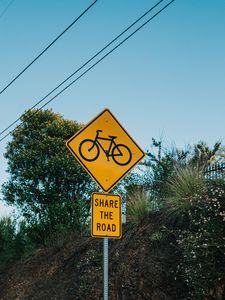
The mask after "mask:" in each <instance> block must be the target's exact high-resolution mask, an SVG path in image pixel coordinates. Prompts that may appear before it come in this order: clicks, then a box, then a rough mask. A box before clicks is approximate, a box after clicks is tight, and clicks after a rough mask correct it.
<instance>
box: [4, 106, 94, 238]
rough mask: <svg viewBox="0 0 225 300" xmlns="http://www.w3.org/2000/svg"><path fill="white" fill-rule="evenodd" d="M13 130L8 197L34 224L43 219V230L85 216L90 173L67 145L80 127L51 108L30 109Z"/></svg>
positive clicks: (78, 223) (77, 223) (8, 153)
mask: <svg viewBox="0 0 225 300" xmlns="http://www.w3.org/2000/svg"><path fill="white" fill-rule="evenodd" d="M21 121H22V125H21V126H20V127H18V128H17V129H16V130H15V131H14V132H13V134H12V141H11V142H9V143H8V145H7V149H6V153H5V157H6V158H7V159H8V169H7V171H8V172H9V174H10V177H9V180H8V181H7V182H6V183H5V184H4V185H3V188H2V192H3V195H4V200H5V201H6V202H7V203H8V204H13V205H16V206H17V207H18V208H20V210H21V211H22V213H23V216H24V217H25V218H26V219H27V221H28V223H30V224H35V226H36V225H37V224H39V225H40V224H42V227H43V228H42V227H41V230H40V228H39V231H40V234H43V232H46V234H47V232H49V231H50V230H54V229H56V228H58V227H60V226H61V225H62V224H70V225H72V226H74V227H75V228H76V229H79V227H80V226H81V224H82V222H85V220H84V210H85V201H83V200H84V199H85V198H86V197H87V191H88V189H89V186H90V178H89V176H88V175H87V173H86V172H85V171H83V169H82V167H81V166H80V165H79V164H78V163H77V162H76V160H75V159H74V157H73V156H72V155H71V154H70V153H69V151H68V150H67V149H66V145H65V142H66V140H68V139H69V138H70V137H71V136H72V135H73V134H75V133H76V132H77V131H78V130H79V129H80V127H81V125H80V124H78V123H77V122H75V121H69V120H65V119H63V118H62V116H61V115H59V114H56V113H53V112H52V111H51V110H44V111H39V110H33V111H29V112H27V113H25V114H24V115H23V116H22V118H21Z"/></svg>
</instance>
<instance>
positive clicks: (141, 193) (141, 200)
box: [127, 188, 153, 225]
mask: <svg viewBox="0 0 225 300" xmlns="http://www.w3.org/2000/svg"><path fill="white" fill-rule="evenodd" d="M152 210H153V205H152V202H151V199H150V196H149V195H148V193H147V192H146V191H145V190H144V188H142V189H137V190H134V191H133V192H132V194H130V195H128V200H127V221H128V223H131V224H136V225H137V224H139V223H141V221H142V220H143V219H144V218H145V217H146V216H147V215H148V214H149V213H150V211H152Z"/></svg>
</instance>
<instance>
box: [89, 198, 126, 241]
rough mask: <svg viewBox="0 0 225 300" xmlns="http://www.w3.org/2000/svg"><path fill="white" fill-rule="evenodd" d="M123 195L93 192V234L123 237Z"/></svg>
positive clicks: (94, 235)
mask: <svg viewBox="0 0 225 300" xmlns="http://www.w3.org/2000/svg"><path fill="white" fill-rule="evenodd" d="M121 214H122V212H121V197H120V195H112V194H101V193H93V194H92V203H91V215H92V217H91V235H92V236H93V237H100V238H101V237H103V238H104V237H110V238H121V236H122V225H121Z"/></svg>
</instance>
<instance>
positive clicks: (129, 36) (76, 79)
mask: <svg viewBox="0 0 225 300" xmlns="http://www.w3.org/2000/svg"><path fill="white" fill-rule="evenodd" d="M174 1H175V0H172V1H170V2H169V3H167V4H166V5H165V6H164V7H163V8H161V9H160V10H159V11H158V12H157V13H155V14H154V15H153V16H152V17H151V18H149V19H148V20H147V21H146V22H144V23H143V24H142V25H141V26H139V27H138V28H137V29H136V30H134V31H133V32H132V33H131V34H130V35H128V36H127V37H126V38H125V39H124V40H122V41H121V42H120V43H119V44H117V45H116V46H115V47H114V48H113V49H111V50H110V51H109V52H107V53H106V54H105V55H104V56H103V57H102V58H100V59H99V60H98V61H97V62H95V63H94V64H93V65H92V66H91V67H89V68H88V69H87V70H86V71H84V72H83V73H82V74H81V75H79V76H78V77H77V78H75V79H74V80H73V81H72V82H71V83H70V84H68V85H67V86H66V87H65V88H63V89H62V90H61V91H60V92H58V93H57V94H56V95H55V96H54V97H52V98H51V99H50V100H48V101H47V102H46V103H45V104H43V105H42V106H41V107H40V108H39V109H37V110H36V111H35V112H34V113H33V114H32V115H31V116H29V117H28V119H27V120H29V119H30V118H32V117H33V116H34V115H35V114H36V113H37V112H39V111H40V110H41V109H42V108H44V107H45V106H46V105H48V104H49V103H50V102H52V101H53V100H54V99H55V98H56V97H58V96H59V95H60V94H62V93H63V92H64V91H65V90H67V89H68V88H69V87H70V86H71V85H73V84H74V83H75V82H76V81H78V80H79V79H80V78H81V77H83V76H84V75H85V74H86V73H88V72H89V71H90V70H91V69H93V68H94V67H95V66H96V65H97V64H99V63H100V62H101V61H102V60H103V59H105V58H106V57H107V56H109V55H110V54H111V53H112V52H113V51H115V50H116V49H117V48H118V47H120V46H121V45H122V44H123V43H125V42H126V41H127V40H128V39H129V38H131V37H132V36H133V35H134V34H135V33H137V32H138V31H139V30H140V29H141V28H143V27H144V26H145V25H147V24H148V23H149V22H150V21H151V20H153V19H154V18H155V17H156V16H157V15H159V14H160V13H161V12H162V11H164V10H165V9H166V8H167V7H168V6H169V5H171V4H172V3H173V2H174ZM30 110H31V109H30ZM30 110H28V112H29V111H30ZM27 120H26V121H27ZM23 123H24V121H23V122H21V123H20V124H19V125H17V126H16V127H15V128H14V129H13V130H12V131H10V132H9V133H7V134H6V135H5V136H4V137H3V138H1V139H0V142H1V141H3V140H4V139H5V138H6V137H7V136H9V135H10V134H11V133H13V132H14V131H15V130H16V129H17V128H19V127H20V126H21V125H22V124H23Z"/></svg>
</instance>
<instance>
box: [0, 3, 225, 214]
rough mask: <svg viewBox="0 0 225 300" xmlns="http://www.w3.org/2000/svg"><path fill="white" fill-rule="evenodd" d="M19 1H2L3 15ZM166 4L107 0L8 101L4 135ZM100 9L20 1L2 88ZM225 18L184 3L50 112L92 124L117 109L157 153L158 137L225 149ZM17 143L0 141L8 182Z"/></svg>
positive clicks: (4, 21)
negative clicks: (9, 152) (10, 153)
mask: <svg viewBox="0 0 225 300" xmlns="http://www.w3.org/2000/svg"><path fill="white" fill-rule="evenodd" d="M9 2H10V1H9V0H2V1H1V2H0V15H1V12H2V11H3V10H4V9H5V7H6V6H7V5H8V4H9ZM156 2H157V1H153V0H151V1H150V0H122V1H121V0H107V1H106V0H104V1H103V0H99V1H98V2H97V3H96V5H94V6H93V7H92V8H91V10H90V11H89V12H88V13H87V14H86V15H85V16H84V17H83V18H82V19H81V20H80V21H78V23H77V24H76V25H75V26H73V27H72V28H71V29H70V30H69V31H68V32H67V33H66V34H65V35H63V37H62V38H60V39H59V40H58V41H57V42H56V44H54V45H53V46H52V47H51V48H50V49H49V50H48V51H47V52H46V53H45V54H44V55H43V56H42V57H41V58H40V59H39V60H38V61H37V62H36V63H35V64H34V65H32V66H31V67H30V69H29V70H27V71H26V72H25V73H24V74H23V75H22V76H21V77H20V78H19V79H18V80H17V81H16V82H15V83H14V84H13V85H12V86H10V87H9V88H8V89H7V90H6V91H5V92H4V93H3V94H2V95H0V103H1V110H0V129H1V130H2V129H4V128H5V127H6V126H8V125H9V124H10V123H11V122H12V121H14V120H15V119H16V118H18V117H19V116H20V115H21V114H22V113H23V112H24V110H26V109H28V108H29V107H31V106H32V105H33V104H35V103H36V102H37V101H38V100H40V99H41V98H42V97H43V96H45V95H46V94H47V93H48V92H49V91H50V90H52V89H53V88H54V87H55V86H56V85H58V84H59V83H60V82H61V81H62V80H64V79H65V78H66V77H67V76H68V75H70V74H71V73H72V72H73V71H74V70H75V69H76V68H78V67H79V66H80V65H81V64H82V63H84V62H85V61H86V60H88V59H89V58H90V57H91V56H92V55H94V54H95V53H96V52H97V51H98V50H100V49H101V48H102V47H103V46H105V44H106V43H108V42H110V41H111V40H112V39H113V38H114V37H115V36H117V35H118V34H119V33H120V32H121V31H122V30H124V29H125V28H126V27H127V26H128V25H130V24H131V23H132V22H133V21H134V20H136V19H137V18H138V17H139V16H140V15H141V14H143V13H144V12H145V11H146V10H148V9H149V8H150V7H151V6H153V5H154V4H155V3H156ZM168 2H169V1H166V0H165V1H164V3H165V4H166V3H168ZM91 3H92V1H87V0H76V1H73V0H67V1H59V0H54V1H53V0H48V1H44V0H39V1H30V0H20V1H19V0H15V1H14V2H13V3H12V5H11V6H10V7H9V9H8V10H7V11H6V13H5V14H4V15H3V16H2V17H1V18H0V53H1V55H0V88H3V87H4V86H5V85H6V84H7V83H9V82H10V80H11V79H12V78H13V77H14V76H15V75H17V74H18V73H19V72H20V71H21V70H22V69H23V68H24V67H25V66H26V65H27V64H28V63H30V62H31V61H32V59H34V58H35V57H36V56H37V55H38V54H39V53H40V52H41V51H42V50H43V49H44V48H45V47H46V46H47V45H48V44H49V43H50V42H51V41H52V40H53V39H54V38H55V37H56V36H57V35H58V34H59V33H61V32H62V31H63V30H64V29H65V28H66V27H67V26H68V25H69V24H70V23H71V22H72V21H73V20H74V19H75V18H76V17H77V16H78V15H79V14H80V13H81V12H82V11H83V10H84V9H86V8H87V7H88V6H89V5H90V4H91ZM162 6H163V4H161V5H160V8H161V7H162ZM156 11H157V10H155V12H156ZM224 16H225V1H224V0H213V1H212V0H198V1H196V0H176V1H175V2H174V3H173V4H172V5H171V6H169V8H168V9H166V10H165V11H164V12H162V13H161V14H160V15H159V16H157V17H156V18H155V19H154V20H153V21H152V22H150V23H149V24H148V25H147V26H145V27H144V28H143V29H141V30H140V31H139V32H138V33H137V34H135V35H134V36H133V37H132V38H131V39H130V40H128V41H127V42H126V43H125V44H123V45H122V46H121V47H119V48H118V49H117V50H116V51H115V52H114V53H113V54H112V55H110V56H109V57H107V58H106V59H105V60H103V61H102V62H101V63H100V64H99V65H97V66H96V67H95V68H94V69H92V70H91V71H90V72H89V73H88V74H86V75H85V76H84V77H83V78H81V79H80V80H79V81H78V82H77V83H75V84H74V85H73V86H72V87H71V88H70V89H68V90H67V91H66V92H65V93H63V94H62V95H60V96H59V97H58V98H56V99H55V100H54V101H53V102H51V104H50V105H48V106H47V108H52V110H53V111H55V112H58V113H60V114H62V115H63V116H64V117H65V118H68V119H74V120H77V121H81V122H84V123H86V122H88V121H90V120H91V119H92V118H93V117H95V116H96V115H97V114H98V113H99V112H101V111H102V110H103V109H104V108H106V107H107V108H109V109H110V110H111V111H112V112H113V114H114V115H115V116H116V117H117V118H118V119H119V121H120V122H121V123H122V125H123V126H124V127H125V128H126V129H127V131H128V132H129V133H130V135H131V136H132V137H133V138H134V139H135V141H136V142H137V143H138V144H139V145H140V146H141V147H142V148H143V149H149V150H150V151H151V139H152V137H155V138H156V139H159V138H161V137H162V138H163V139H164V140H165V141H166V142H167V143H175V144H176V145H177V146H178V147H181V148H182V147H185V146H186V145H187V144H194V143H197V142H198V141H200V140H203V141H206V142H207V143H208V144H209V145H213V144H214V143H215V142H216V141H217V140H222V141H223V143H224V139H225V118H224V113H225V101H224V100H225V88H224V87H225V85H224V82H225V18H224ZM147 18H148V17H147ZM147 18H145V19H144V20H147ZM8 141H10V138H7V139H6V140H4V141H2V142H1V143H0V184H2V183H3V182H4V181H5V180H6V179H7V173H6V172H5V170H6V167H7V162H6V160H5V159H4V158H3V153H4V152H5V147H6V144H7V142H8ZM65 151H68V150H67V149H66V148H65ZM0 209H1V207H0ZM3 212H4V210H3V208H2V210H1V212H0V214H1V213H3Z"/></svg>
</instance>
